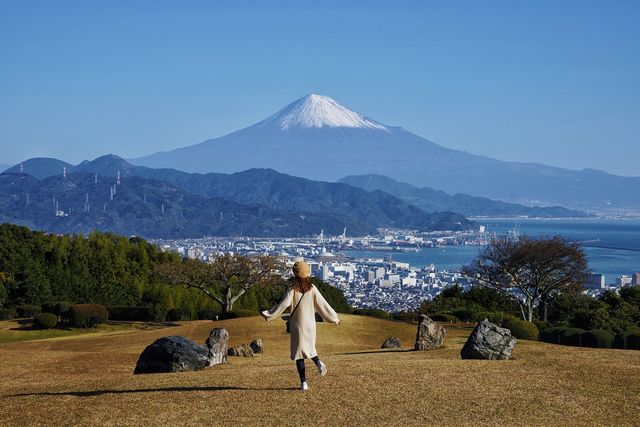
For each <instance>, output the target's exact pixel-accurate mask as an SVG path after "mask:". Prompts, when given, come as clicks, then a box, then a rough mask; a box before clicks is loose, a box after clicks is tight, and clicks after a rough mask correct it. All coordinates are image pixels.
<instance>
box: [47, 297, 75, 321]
mask: <svg viewBox="0 0 640 427" xmlns="http://www.w3.org/2000/svg"><path fill="white" fill-rule="evenodd" d="M73 304H74V303H72V302H70V301H59V302H56V303H55V304H54V305H53V311H51V313H53V314H55V315H56V316H60V317H65V315H67V313H68V312H69V309H70V308H71V307H73Z"/></svg>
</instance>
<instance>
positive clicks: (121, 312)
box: [107, 306, 155, 322]
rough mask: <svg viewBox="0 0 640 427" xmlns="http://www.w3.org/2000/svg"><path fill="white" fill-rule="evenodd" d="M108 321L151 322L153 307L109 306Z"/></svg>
mask: <svg viewBox="0 0 640 427" xmlns="http://www.w3.org/2000/svg"><path fill="white" fill-rule="evenodd" d="M107 310H109V319H111V320H119V321H124V322H136V321H137V322H153V321H154V320H155V313H154V309H153V307H126V306H110V307H107Z"/></svg>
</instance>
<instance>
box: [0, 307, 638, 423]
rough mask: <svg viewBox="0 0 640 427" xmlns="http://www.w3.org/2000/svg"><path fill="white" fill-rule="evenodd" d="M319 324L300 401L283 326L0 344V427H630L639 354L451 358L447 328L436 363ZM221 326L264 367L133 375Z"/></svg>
mask: <svg viewBox="0 0 640 427" xmlns="http://www.w3.org/2000/svg"><path fill="white" fill-rule="evenodd" d="M341 317H342V319H343V323H342V325H341V326H335V325H329V324H322V323H320V324H318V350H319V352H320V356H321V357H322V358H323V359H324V360H325V362H326V363H327V366H328V368H329V373H328V375H327V376H326V377H325V378H319V377H318V376H317V374H316V371H315V369H311V368H312V365H311V363H308V364H307V370H308V377H309V382H310V386H311V390H310V391H307V392H301V391H299V390H298V386H299V383H298V378H297V374H296V371H295V367H294V365H293V363H292V362H291V361H290V360H289V350H288V348H289V342H288V340H289V338H288V335H285V333H284V328H285V325H284V322H282V321H273V322H269V323H266V322H264V320H262V318H244V319H233V320H227V321H220V322H209V321H196V322H184V323H182V324H181V325H180V326H175V327H167V328H164V329H154V330H140V331H135V332H130V333H119V334H104V335H80V336H76V337H65V338H64V339H49V340H39V341H27V342H12V343H6V344H1V345H0V361H1V363H0V424H1V425H7V426H13V425H16V426H17V425H35V424H47V425H63V424H64V425H94V426H96V425H100V426H103V425H200V426H202V425H215V426H217V425H347V424H348V425H351V426H358V425H365V424H367V425H407V424H408V425H471V424H473V425H498V424H503V425H638V424H640V351H628V350H626V351H625V350H598V349H582V348H571V347H561V346H555V345H550V344H544V343H539V342H533V341H520V342H519V343H518V344H517V345H516V348H515V351H514V353H513V358H512V360H509V361H469V360H461V359H460V348H461V347H462V344H463V343H464V340H465V338H466V336H467V335H468V334H469V332H470V330H469V329H465V328H455V327H451V328H449V329H448V331H449V333H448V338H447V341H446V345H445V346H444V347H443V348H441V349H438V350H435V351H427V352H414V351H404V350H403V351H389V350H386V351H380V350H379V347H380V344H381V343H382V341H383V340H384V339H385V338H386V337H388V336H397V337H399V338H400V339H401V340H402V342H403V344H404V346H405V347H406V349H407V350H409V349H410V348H411V347H412V346H413V340H414V339H415V325H409V324H406V323H400V322H389V321H383V320H378V319H372V318H367V317H358V316H346V315H342V316H341ZM213 327H225V328H227V330H228V331H229V333H230V336H231V344H233V345H235V344H240V343H248V342H249V341H250V340H251V339H253V338H256V337H261V338H262V339H263V341H264V344H265V354H263V355H260V356H257V357H255V358H252V359H251V358H247V359H243V358H237V357H233V358H230V361H229V363H228V364H226V365H221V366H214V367H212V368H209V369H207V370H204V371H198V372H187V373H177V374H152V375H135V376H134V375H133V374H132V372H133V368H134V366H135V363H136V360H137V357H138V355H139V353H140V352H141V351H142V350H143V349H144V347H145V346H147V345H148V344H150V343H151V342H153V341H154V340H155V339H157V338H159V337H162V336H166V335H184V336H187V337H188V338H191V339H193V340H195V341H198V342H200V343H203V342H204V340H205V339H206V337H207V335H208V332H209V330H210V329H211V328H213Z"/></svg>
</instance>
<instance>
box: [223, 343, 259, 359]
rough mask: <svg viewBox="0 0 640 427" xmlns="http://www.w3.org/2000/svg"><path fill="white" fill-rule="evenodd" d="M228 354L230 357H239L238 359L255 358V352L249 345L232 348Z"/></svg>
mask: <svg viewBox="0 0 640 427" xmlns="http://www.w3.org/2000/svg"><path fill="white" fill-rule="evenodd" d="M227 354H228V355H229V356H238V357H253V356H255V354H254V353H253V350H252V349H251V347H250V346H249V344H242V345H238V346H236V347H231V348H230V349H229V350H228V351H227Z"/></svg>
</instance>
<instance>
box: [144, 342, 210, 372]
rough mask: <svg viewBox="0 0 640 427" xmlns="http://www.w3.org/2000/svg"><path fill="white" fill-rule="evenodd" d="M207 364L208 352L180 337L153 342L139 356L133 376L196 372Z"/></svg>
mask: <svg viewBox="0 0 640 427" xmlns="http://www.w3.org/2000/svg"><path fill="white" fill-rule="evenodd" d="M208 364H209V350H208V349H207V348H205V347H202V346H200V345H198V344H196V343H195V342H193V341H191V340H189V339H187V338H185V337H180V336H171V337H163V338H160V339H157V340H155V341H154V342H153V343H152V344H151V345H149V346H147V348H145V349H144V350H143V352H142V353H141V354H140V357H139V358H138V363H136V368H135V370H134V371H133V373H134V374H151V373H164V372H184V371H198V370H201V369H204V368H206V367H207V366H208Z"/></svg>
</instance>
